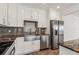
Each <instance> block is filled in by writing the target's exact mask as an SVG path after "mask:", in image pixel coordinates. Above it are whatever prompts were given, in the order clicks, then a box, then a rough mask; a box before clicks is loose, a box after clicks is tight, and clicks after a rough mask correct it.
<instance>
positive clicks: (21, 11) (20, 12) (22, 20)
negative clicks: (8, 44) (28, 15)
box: [18, 6, 24, 27]
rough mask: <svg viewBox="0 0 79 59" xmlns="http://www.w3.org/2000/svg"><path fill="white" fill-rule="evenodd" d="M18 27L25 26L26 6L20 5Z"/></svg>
mask: <svg viewBox="0 0 79 59" xmlns="http://www.w3.org/2000/svg"><path fill="white" fill-rule="evenodd" d="M18 27H24V8H23V7H21V6H18Z"/></svg>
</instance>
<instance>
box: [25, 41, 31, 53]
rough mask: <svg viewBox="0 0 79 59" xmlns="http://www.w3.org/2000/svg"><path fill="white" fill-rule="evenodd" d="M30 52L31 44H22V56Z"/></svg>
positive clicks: (29, 42) (27, 42) (28, 42)
mask: <svg viewBox="0 0 79 59" xmlns="http://www.w3.org/2000/svg"><path fill="white" fill-rule="evenodd" d="M31 52H32V42H31V41H26V42H24V54H27V53H31Z"/></svg>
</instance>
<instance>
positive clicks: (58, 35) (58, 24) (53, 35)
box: [50, 20, 64, 49]
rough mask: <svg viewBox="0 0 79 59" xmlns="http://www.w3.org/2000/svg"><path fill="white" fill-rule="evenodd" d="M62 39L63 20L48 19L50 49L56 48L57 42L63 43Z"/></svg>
mask: <svg viewBox="0 0 79 59" xmlns="http://www.w3.org/2000/svg"><path fill="white" fill-rule="evenodd" d="M63 40H64V21H59V20H51V21H50V45H51V46H50V47H51V49H58V48H59V44H63Z"/></svg>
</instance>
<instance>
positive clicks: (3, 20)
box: [0, 3, 7, 25]
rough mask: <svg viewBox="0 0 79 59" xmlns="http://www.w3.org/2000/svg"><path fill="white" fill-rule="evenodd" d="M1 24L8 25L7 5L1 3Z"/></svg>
mask: <svg viewBox="0 0 79 59" xmlns="http://www.w3.org/2000/svg"><path fill="white" fill-rule="evenodd" d="M0 24H3V25H6V24H7V4H2V3H0Z"/></svg>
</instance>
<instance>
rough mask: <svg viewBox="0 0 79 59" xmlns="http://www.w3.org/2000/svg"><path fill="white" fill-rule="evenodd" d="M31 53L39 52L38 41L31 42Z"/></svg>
mask: <svg viewBox="0 0 79 59" xmlns="http://www.w3.org/2000/svg"><path fill="white" fill-rule="evenodd" d="M32 46H33V47H32V49H33V50H32V51H33V52H35V51H39V50H40V40H35V41H32Z"/></svg>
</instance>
